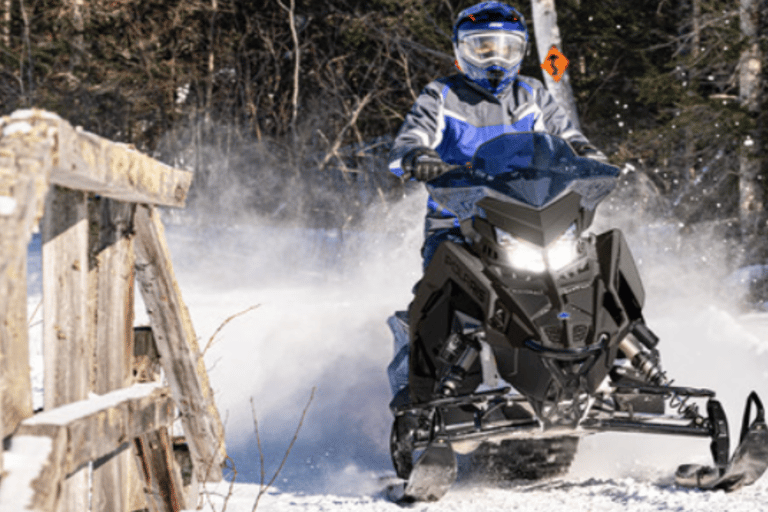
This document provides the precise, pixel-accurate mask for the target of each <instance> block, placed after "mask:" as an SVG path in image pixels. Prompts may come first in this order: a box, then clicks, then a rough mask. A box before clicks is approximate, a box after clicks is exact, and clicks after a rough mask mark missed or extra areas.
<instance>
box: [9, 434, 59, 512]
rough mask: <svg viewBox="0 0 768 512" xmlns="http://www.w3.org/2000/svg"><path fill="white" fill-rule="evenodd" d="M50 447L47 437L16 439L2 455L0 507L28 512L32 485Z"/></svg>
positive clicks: (22, 437)
mask: <svg viewBox="0 0 768 512" xmlns="http://www.w3.org/2000/svg"><path fill="white" fill-rule="evenodd" d="M52 447H53V441H52V440H51V439H50V438H49V437H35V436H15V437H13V441H12V443H11V446H10V449H7V450H6V451H5V452H4V453H3V470H4V471H5V474H4V475H3V485H2V486H0V503H3V504H4V505H6V506H7V507H8V508H7V510H27V507H28V505H29V504H30V502H31V500H32V495H33V493H32V486H31V482H33V481H34V480H35V479H36V478H37V477H38V476H39V475H40V472H41V471H42V469H43V467H44V465H45V463H46V462H47V461H48V457H49V455H50V453H51V448H52Z"/></svg>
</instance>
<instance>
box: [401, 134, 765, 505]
mask: <svg viewBox="0 0 768 512" xmlns="http://www.w3.org/2000/svg"><path fill="white" fill-rule="evenodd" d="M618 175H619V169H618V168H616V167H614V166H611V165H608V164H605V163H602V162H599V161H596V160H592V159H588V158H582V157H579V156H577V155H576V154H575V153H574V152H573V150H572V148H571V147H570V145H569V144H568V143H567V142H566V141H565V140H563V139H561V138H559V137H557V136H554V135H551V134H546V133H531V132H528V133H510V134H504V135H501V136H499V137H497V138H495V139H493V140H491V141H488V142H486V143H485V144H483V145H482V146H480V148H478V150H477V152H476V153H475V155H474V157H473V159H472V162H471V163H470V164H468V165H467V166H466V167H457V168H454V169H452V170H450V171H448V172H447V173H445V174H443V175H442V176H439V177H437V178H435V179H433V180H431V181H429V182H428V183H427V188H428V190H429V192H430V194H431V195H432V197H433V198H434V199H435V201H436V202H437V203H438V204H440V205H441V206H442V207H444V208H446V209H447V210H448V211H450V212H451V213H453V214H454V215H456V217H457V218H458V220H459V221H460V226H461V232H462V234H463V236H464V239H465V243H464V244H458V243H455V242H452V241H445V242H443V243H442V244H441V245H440V247H439V248H438V249H437V251H436V253H435V255H434V256H433V258H432V260H431V262H430V264H429V265H428V266H427V268H426V270H425V273H424V276H423V278H422V280H421V281H420V282H419V284H418V287H417V289H416V294H415V297H414V300H413V302H412V303H411V305H410V308H409V310H408V312H407V315H406V314H405V313H402V312H401V313H399V318H401V319H403V318H406V319H407V328H408V337H409V351H410V352H409V356H408V357H409V363H408V364H409V368H408V388H407V398H406V399H403V397H402V396H400V397H399V401H398V400H397V399H396V400H395V401H393V403H392V405H391V406H392V408H393V412H394V414H395V420H394V424H393V428H392V435H391V439H390V449H391V455H392V461H393V464H394V467H395V471H396V473H397V475H398V476H399V477H400V478H402V479H404V480H405V481H406V482H407V483H406V484H405V487H404V493H403V496H402V497H400V500H401V501H432V500H437V499H439V498H440V497H442V496H443V495H444V494H445V493H446V492H447V491H448V489H449V488H450V486H451V484H452V483H453V481H454V479H455V478H456V457H455V455H454V452H459V453H470V452H473V451H474V452H475V453H476V454H477V455H476V458H477V459H480V460H481V459H483V458H488V459H493V463H494V465H495V467H496V470H500V471H501V472H506V473H507V474H510V475H519V474H523V475H526V474H528V475H533V476H534V477H538V476H547V475H552V474H556V473H558V472H562V471H564V470H566V469H567V467H568V464H570V461H571V460H572V458H573V454H574V453H575V451H576V446H577V442H578V438H579V437H580V436H583V435H587V434H591V433H598V432H637V433H656V434H664V435H678V436H693V437H703V438H710V439H711V453H712V457H713V461H714V465H713V466H712V467H708V466H700V465H683V466H680V468H679V469H678V471H677V474H676V482H677V483H678V485H681V486H685V487H693V488H699V489H724V490H726V491H732V490H735V489H738V488H739V487H741V486H744V485H749V484H751V483H754V482H755V481H756V480H757V479H758V478H759V477H760V476H761V475H762V474H763V473H764V472H765V470H766V467H768V427H767V426H766V423H765V413H764V408H763V404H762V402H761V401H760V399H759V397H758V396H757V394H756V393H754V392H753V393H752V394H751V395H750V396H749V398H748V400H747V406H746V410H745V414H744V422H743V426H742V430H741V437H740V443H739V446H738V447H737V448H736V449H735V451H734V454H733V456H732V457H729V450H730V444H729V443H730V437H729V432H728V423H727V420H726V417H725V413H724V411H723V408H722V406H721V405H720V403H719V402H718V401H717V399H716V398H715V393H714V391H711V390H708V389H701V388H692V387H681V386H677V385H673V382H672V380H671V379H670V378H669V377H668V376H667V374H666V373H665V372H664V371H663V370H662V367H661V362H660V354H659V350H658V343H659V339H658V337H657V336H656V335H655V334H654V333H653V332H652V331H651V330H650V329H649V328H648V326H647V325H646V323H645V319H644V318H643V314H642V309H643V305H644V301H645V292H644V290H643V286H642V283H641V280H640V274H639V272H638V269H637V267H636V265H635V262H634V259H633V257H632V254H631V252H630V250H629V246H628V244H627V242H626V240H625V238H624V236H623V235H622V233H621V232H620V231H619V230H617V229H612V230H609V231H607V232H605V233H601V234H597V235H595V234H591V233H588V232H587V229H588V228H589V226H590V224H591V223H592V220H593V218H594V214H595V208H596V207H597V205H598V204H599V203H600V202H601V201H602V200H603V199H604V198H605V197H606V196H607V195H608V194H609V193H610V191H611V190H612V189H613V188H614V187H615V185H616V181H617V177H618ZM403 325H406V323H403ZM752 411H754V418H752ZM419 453H421V455H420V456H417V455H418V454H419ZM505 454H508V456H506V455H505ZM521 454H522V455H521ZM505 457H506V458H505ZM414 459H415V460H414ZM516 461H518V462H520V461H522V463H524V464H527V465H529V466H530V467H529V468H527V469H528V471H527V472H526V468H520V467H514V466H515V464H516ZM505 466H506V467H505ZM520 470H522V472H521V471H520Z"/></svg>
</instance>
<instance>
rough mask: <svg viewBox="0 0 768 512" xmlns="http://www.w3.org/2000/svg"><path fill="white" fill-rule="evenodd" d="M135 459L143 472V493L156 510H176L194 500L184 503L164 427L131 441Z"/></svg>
mask: <svg viewBox="0 0 768 512" xmlns="http://www.w3.org/2000/svg"><path fill="white" fill-rule="evenodd" d="M134 446H135V450H136V454H137V459H138V460H137V462H138V463H139V464H140V465H141V468H142V471H143V473H144V478H145V480H144V483H145V486H146V491H145V492H146V494H147V497H148V500H149V501H150V504H151V506H152V507H154V509H155V510H157V511H158V512H179V511H180V510H182V509H184V508H188V507H192V506H195V505H196V503H189V504H187V503H185V499H184V492H183V491H184V489H183V484H182V479H181V473H180V471H179V468H178V467H177V465H176V464H175V463H174V456H173V448H172V446H171V442H170V438H169V436H168V429H166V428H161V429H158V430H155V431H153V432H148V433H146V434H144V435H142V436H139V437H138V438H137V439H135V440H134Z"/></svg>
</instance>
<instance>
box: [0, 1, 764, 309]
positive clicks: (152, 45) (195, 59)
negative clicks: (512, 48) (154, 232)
mask: <svg viewBox="0 0 768 512" xmlns="http://www.w3.org/2000/svg"><path fill="white" fill-rule="evenodd" d="M542 1H543V0H532V3H529V2H514V3H512V5H513V6H515V7H516V8H518V9H519V10H520V11H521V12H522V13H523V14H524V16H525V17H526V19H527V21H528V25H529V30H530V31H531V36H532V38H533V40H532V41H531V44H530V45H529V48H531V51H530V53H529V54H528V55H527V56H526V58H525V61H524V64H523V68H522V71H521V73H522V74H524V75H528V76H534V77H537V78H539V79H542V69H541V67H540V65H539V63H540V62H541V61H542V59H543V56H540V55H537V52H536V43H535V30H536V28H537V27H535V24H534V23H533V20H532V16H531V14H532V13H531V10H532V4H533V5H536V2H542ZM550 1H551V0H550ZM473 3H475V2H473V1H465V0H367V1H362V0H327V1H324V2H318V1H312V0H263V1H245V0H163V1H159V0H90V1H88V0H0V114H2V115H7V114H10V113H11V112H13V111H14V110H16V109H19V108H32V107H34V108H42V109H47V110H50V111H53V112H55V113H57V114H59V115H60V116H61V117H63V118H65V119H67V120H68V121H70V122H71V123H72V124H74V125H79V126H82V127H83V128H84V129H86V130H88V131H91V132H94V133H97V134H99V135H102V136H105V137H108V138H110V139H113V140H116V141H120V142H126V143H130V144H133V145H135V146H136V147H137V148H138V149H140V150H142V151H145V152H147V153H149V154H151V155H153V156H155V157H156V158H158V159H160V160H162V161H165V162H167V163H168V164H170V165H173V166H176V167H180V168H185V169H189V170H191V171H194V173H195V177H194V184H193V188H192V197H191V205H192V209H193V210H194V211H197V212H201V215H202V216H204V217H206V218H216V217H218V216H219V215H225V216H227V217H228V218H237V217H238V216H240V215H242V216H247V215H251V214H253V213H254V212H255V213H258V214H259V215H261V216H262V217H263V218H266V219H271V221H273V222H275V223H293V222H297V221H301V222H302V223H303V224H304V225H307V224H308V225H310V226H312V227H317V228H326V229H327V228H332V229H339V230H341V231H343V230H345V229H354V227H355V226H356V223H357V222H358V220H359V219H360V218H361V217H362V215H363V213H364V211H365V210H366V208H368V207H369V205H371V204H372V203H384V204H391V203H393V202H395V201H397V199H398V198H399V197H402V195H403V194H404V193H405V192H406V191H407V187H404V186H403V184H402V183H400V181H399V180H398V179H396V178H395V177H394V176H392V175H391V174H390V173H389V172H388V171H387V165H386V164H387V162H386V159H387V153H388V150H389V147H390V145H391V142H392V139H393V137H394V135H395V133H396V132H397V129H398V127H399V126H400V124H401V122H402V121H403V117H404V115H405V114H406V113H407V112H408V110H409V109H410V107H411V105H412V103H413V101H414V100H415V99H416V97H417V96H418V94H419V91H420V90H421V88H422V87H424V86H425V85H426V84H427V83H428V82H429V81H431V80H433V79H434V78H437V77H439V76H445V75H449V74H452V73H454V72H455V71H456V70H455V68H454V56H453V51H452V48H451V42H450V34H451V25H452V22H453V20H454V18H455V16H456V14H457V13H458V12H459V11H460V10H461V9H463V8H466V7H468V6H470V5H472V4H473ZM556 12H557V19H558V24H559V26H560V35H561V37H562V41H561V43H560V45H559V49H560V50H561V51H562V53H563V54H564V55H565V56H566V57H567V58H568V59H569V60H570V66H569V68H568V73H569V81H570V84H571V86H572V89H573V95H574V98H575V102H576V106H577V110H578V115H579V119H580V123H581V127H582V130H583V131H584V132H585V134H586V135H587V136H588V137H589V139H590V140H591V141H592V142H593V143H594V144H595V145H596V146H598V147H599V148H601V149H602V150H603V151H604V152H605V153H606V154H607V155H609V158H610V161H611V162H612V163H614V164H616V165H620V166H622V167H623V168H624V169H625V170H626V171H628V172H625V173H624V174H623V177H622V180H623V181H624V183H623V186H624V187H625V190H628V191H631V193H632V194H634V202H633V203H632V204H633V207H634V208H638V209H641V210H643V212H646V213H649V214H652V215H653V216H655V218H663V219H665V220H668V221H670V222H671V223H672V224H673V225H675V226H678V227H679V229H681V230H682V231H685V230H688V229H692V227H694V226H697V225H701V224H703V223H707V224H709V225H711V226H714V227H715V232H716V233H718V236H721V237H722V238H725V239H727V240H729V241H730V243H731V246H732V250H733V254H734V257H733V258H732V261H733V264H734V268H737V267H747V266H752V267H753V268H756V269H762V271H758V272H756V273H753V274H752V275H753V276H754V279H753V283H752V299H753V302H766V301H768V270H766V269H768V213H766V208H765V206H766V201H768V178H766V176H768V155H767V154H766V153H768V152H767V151H766V148H768V123H767V122H766V121H767V120H768V113H767V112H766V111H767V110H768V109H767V108H766V105H768V102H766V100H765V98H766V93H767V92H768V85H766V84H768V80H766V72H767V71H766V70H768V65H766V63H767V61H766V56H768V0H730V1H726V0H632V1H628V0H559V1H558V2H557V6H556ZM539 34H541V32H539ZM627 164H628V165H627ZM761 276H762V277H761ZM766 303H768V302H766Z"/></svg>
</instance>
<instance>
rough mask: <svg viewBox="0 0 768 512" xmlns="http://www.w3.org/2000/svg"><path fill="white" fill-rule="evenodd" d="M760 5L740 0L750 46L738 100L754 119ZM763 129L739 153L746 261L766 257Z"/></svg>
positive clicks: (758, 75)
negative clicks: (761, 137)
mask: <svg viewBox="0 0 768 512" xmlns="http://www.w3.org/2000/svg"><path fill="white" fill-rule="evenodd" d="M758 9H759V5H758V1H757V0H740V15H741V31H742V33H743V34H744V37H745V38H746V40H747V43H748V45H747V47H746V49H745V50H744V51H743V52H742V54H741V62H740V70H739V100H740V102H741V106H742V107H743V108H744V109H745V110H747V111H748V112H749V113H750V115H751V116H753V117H754V118H755V119H756V118H757V116H758V115H759V114H760V109H761V103H762V101H761V97H760V90H761V86H762V84H761V73H762V65H761V62H762V55H761V50H760V42H759V39H758V29H759V25H760V23H759V11H758ZM762 148H763V145H762V141H761V140H760V132H759V131H758V130H757V129H753V130H752V131H751V132H750V133H748V134H747V136H746V137H745V139H744V141H743V143H742V145H741V154H740V156H739V209H740V221H741V235H742V242H743V244H744V246H745V248H746V251H747V259H748V261H747V262H746V263H748V264H749V263H756V260H760V259H763V258H765V256H766V255H765V249H766V247H765V246H766V242H765V236H766V235H767V234H768V229H766V220H768V215H766V211H765V206H766V205H765V189H764V184H763V179H764V176H762V170H763V167H764V164H765V161H766V159H765V157H764V156H761V149H762Z"/></svg>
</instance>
